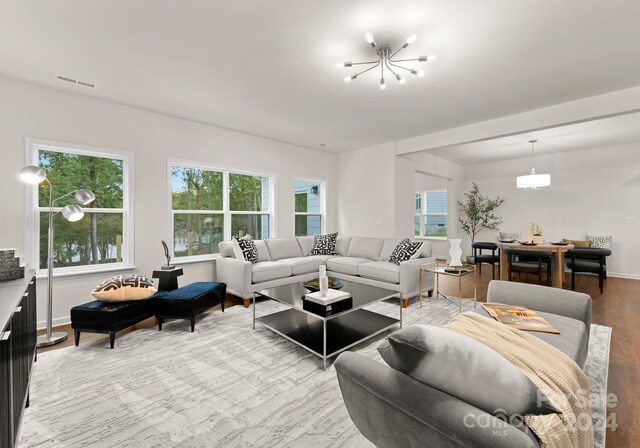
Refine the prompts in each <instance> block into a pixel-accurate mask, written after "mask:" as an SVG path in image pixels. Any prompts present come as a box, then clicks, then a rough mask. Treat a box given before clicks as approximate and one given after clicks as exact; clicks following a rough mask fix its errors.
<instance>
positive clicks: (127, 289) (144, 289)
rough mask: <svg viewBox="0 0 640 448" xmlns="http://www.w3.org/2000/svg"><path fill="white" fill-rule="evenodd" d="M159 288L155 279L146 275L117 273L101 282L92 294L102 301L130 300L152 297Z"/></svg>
mask: <svg viewBox="0 0 640 448" xmlns="http://www.w3.org/2000/svg"><path fill="white" fill-rule="evenodd" d="M156 292H158V290H157V289H156V288H155V287H154V286H153V280H149V279H148V278H147V277H145V276H144V275H139V274H128V275H117V276H115V277H111V278H108V279H106V280H105V281H103V282H102V283H100V284H99V285H98V286H96V288H95V289H94V290H93V291H91V295H92V296H93V297H95V298H96V299H98V300H100V301H101V302H128V301H132V300H143V299H146V298H147V297H151V296H152V295H154V294H155V293H156Z"/></svg>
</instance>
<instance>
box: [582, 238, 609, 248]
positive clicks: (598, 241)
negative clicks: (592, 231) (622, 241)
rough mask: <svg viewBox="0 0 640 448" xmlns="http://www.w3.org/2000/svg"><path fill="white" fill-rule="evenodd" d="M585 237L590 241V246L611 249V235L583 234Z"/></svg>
mask: <svg viewBox="0 0 640 448" xmlns="http://www.w3.org/2000/svg"><path fill="white" fill-rule="evenodd" d="M585 239H586V240H587V241H590V242H591V247H598V248H601V249H611V241H612V240H613V237H612V236H611V235H607V236H595V235H589V234H587V235H585Z"/></svg>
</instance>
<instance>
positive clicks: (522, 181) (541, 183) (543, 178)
mask: <svg viewBox="0 0 640 448" xmlns="http://www.w3.org/2000/svg"><path fill="white" fill-rule="evenodd" d="M537 141H538V140H529V143H531V174H527V175H526V176H518V178H517V179H516V186H517V187H518V188H522V189H525V190H540V189H541V188H544V187H548V186H549V185H551V174H536V169H535V168H534V166H533V145H534V144H535V143H536V142H537Z"/></svg>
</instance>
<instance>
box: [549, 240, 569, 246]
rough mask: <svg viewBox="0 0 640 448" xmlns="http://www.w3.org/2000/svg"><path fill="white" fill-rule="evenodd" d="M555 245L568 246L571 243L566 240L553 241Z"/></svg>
mask: <svg viewBox="0 0 640 448" xmlns="http://www.w3.org/2000/svg"><path fill="white" fill-rule="evenodd" d="M551 244H553V245H554V246H566V245H567V244H569V243H565V242H564V241H558V242H557V243H551Z"/></svg>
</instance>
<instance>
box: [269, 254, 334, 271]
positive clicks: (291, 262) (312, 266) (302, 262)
mask: <svg viewBox="0 0 640 448" xmlns="http://www.w3.org/2000/svg"><path fill="white" fill-rule="evenodd" d="M278 263H283V264H286V265H288V266H290V267H291V273H292V274H293V275H300V274H308V273H309V272H318V270H319V269H320V265H323V264H324V260H322V259H321V258H317V256H311V257H296V258H281V259H280V260H278Z"/></svg>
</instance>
